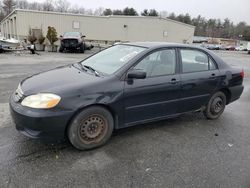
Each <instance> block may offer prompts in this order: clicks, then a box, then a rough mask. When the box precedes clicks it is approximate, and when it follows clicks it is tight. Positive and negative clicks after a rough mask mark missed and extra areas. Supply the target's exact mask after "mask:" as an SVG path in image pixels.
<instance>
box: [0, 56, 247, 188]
mask: <svg viewBox="0 0 250 188" xmlns="http://www.w3.org/2000/svg"><path fill="white" fill-rule="evenodd" d="M87 53H88V54H84V55H83V54H58V53H41V55H35V56H33V55H29V54H0V86H1V87H0V187H25V188H26V187H88V188H89V187H119V188H122V187H164V188H166V187H203V188H205V187H225V188H228V187H250V165H249V164H250V139H249V138H250V123H249V122H250V116H249V111H250V95H249V92H250V89H249V88H250V55H247V54H246V52H216V53H218V54H219V56H221V57H222V58H223V59H225V60H226V61H227V62H228V63H229V64H231V65H234V66H239V67H243V68H244V69H245V72H246V78H245V80H244V85H245V90H244V93H243V95H242V97H241V99H240V100H238V101H237V102H235V103H233V104H230V105H229V106H227V108H226V110H225V112H224V114H223V115H222V116H221V118H219V119H218V120H214V121H209V120H206V119H205V118H204V117H203V115H202V114H201V113H191V114H187V115H184V116H181V117H179V118H175V119H171V120H167V121H161V122H157V123H153V124H147V125H141V126H136V127H132V128H128V129H124V130H120V131H116V132H115V133H114V135H113V137H112V139H111V140H110V141H109V142H108V144H106V145H105V146H104V147H101V148H99V149H96V150H92V151H85V152H79V151H77V150H75V149H74V148H73V147H72V146H71V145H70V144H69V143H67V142H61V143H44V142H41V141H38V140H32V139H28V138H26V137H24V136H22V135H21V134H20V133H18V132H17V131H16V130H15V127H14V124H13V122H12V121H11V119H10V115H9V109H8V98H9V96H10V94H11V93H12V92H13V91H14V90H15V89H16V87H17V85H18V83H19V82H20V81H21V80H22V79H23V78H25V77H27V76H29V75H31V74H34V73H37V72H41V71H44V70H48V69H51V68H54V67H57V66H61V65H65V64H70V63H73V62H77V61H79V60H81V59H83V58H85V57H87V56H88V55H89V54H91V53H92V52H87Z"/></svg>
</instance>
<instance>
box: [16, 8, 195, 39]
mask: <svg viewBox="0 0 250 188" xmlns="http://www.w3.org/2000/svg"><path fill="white" fill-rule="evenodd" d="M73 21H77V22H79V23H80V29H73ZM124 25H127V27H126V28H124ZM48 26H54V27H55V28H56V30H57V32H58V35H61V34H63V33H64V32H66V31H80V32H82V33H83V34H84V35H86V39H91V40H107V41H115V40H121V41H167V42H179V43H182V42H183V40H188V42H190V43H191V42H192V39H193V34H194V27H191V26H187V25H184V24H180V23H176V22H172V21H169V20H165V19H159V18H145V17H141V18H140V17H115V16H114V17H112V16H111V17H92V16H80V15H79V16H77V15H61V14H51V13H46V12H45V13H43V12H30V11H27V12H26V11H17V31H18V35H20V36H22V37H24V36H27V34H28V31H29V28H36V29H39V28H42V29H43V33H44V35H46V32H47V27H48ZM163 31H167V33H168V36H167V37H164V36H163Z"/></svg>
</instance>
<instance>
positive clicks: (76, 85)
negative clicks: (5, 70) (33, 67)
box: [21, 64, 103, 96]
mask: <svg viewBox="0 0 250 188" xmlns="http://www.w3.org/2000/svg"><path fill="white" fill-rule="evenodd" d="M101 79H103V77H97V76H95V75H94V74H89V73H86V72H85V71H82V70H81V68H80V67H78V65H77V64H74V65H68V66H63V67H58V68H55V69H52V70H49V71H46V72H42V73H38V74H35V75H33V76H30V77H28V78H26V79H25V80H23V81H22V82H21V88H22V91H23V93H24V95H26V96H27V95H31V94H37V93H46V92H51V93H55V94H60V93H64V92H65V91H72V90H74V89H81V88H83V87H84V86H88V85H91V84H93V83H96V82H98V81H100V80H101Z"/></svg>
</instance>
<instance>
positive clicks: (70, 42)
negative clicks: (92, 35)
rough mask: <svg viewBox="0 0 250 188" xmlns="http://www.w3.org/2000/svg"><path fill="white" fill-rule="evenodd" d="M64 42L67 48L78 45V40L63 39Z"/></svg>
mask: <svg viewBox="0 0 250 188" xmlns="http://www.w3.org/2000/svg"><path fill="white" fill-rule="evenodd" d="M62 42H63V45H64V46H65V47H74V46H76V45H77V44H78V40H77V39H63V41H62Z"/></svg>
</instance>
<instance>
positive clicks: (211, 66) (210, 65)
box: [209, 58, 217, 70]
mask: <svg viewBox="0 0 250 188" xmlns="http://www.w3.org/2000/svg"><path fill="white" fill-rule="evenodd" d="M209 69H210V70H215V69H217V67H216V64H215V62H214V60H212V59H211V58H209Z"/></svg>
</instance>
